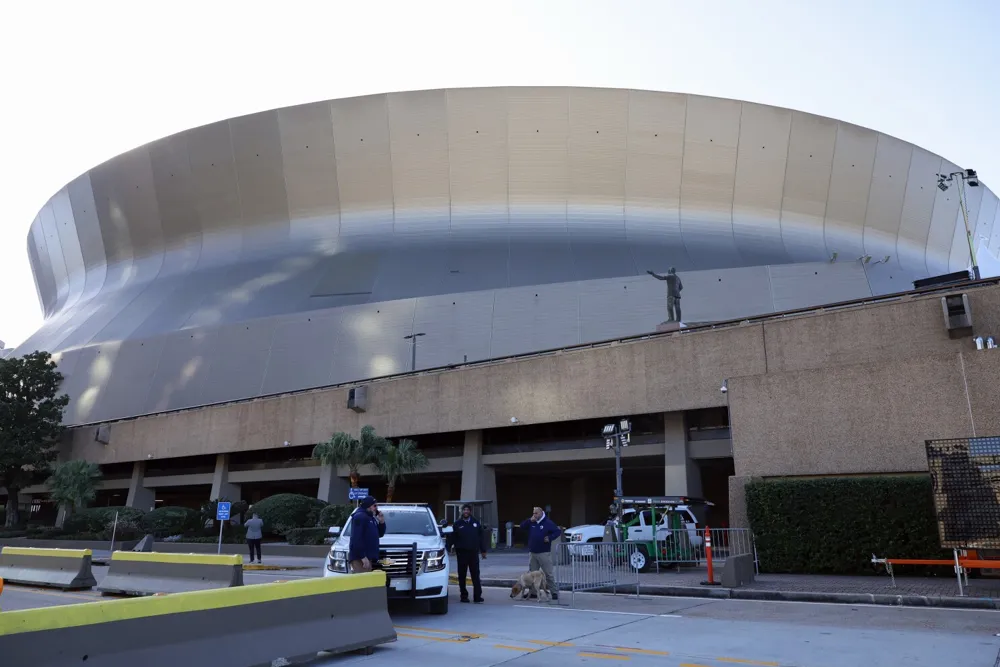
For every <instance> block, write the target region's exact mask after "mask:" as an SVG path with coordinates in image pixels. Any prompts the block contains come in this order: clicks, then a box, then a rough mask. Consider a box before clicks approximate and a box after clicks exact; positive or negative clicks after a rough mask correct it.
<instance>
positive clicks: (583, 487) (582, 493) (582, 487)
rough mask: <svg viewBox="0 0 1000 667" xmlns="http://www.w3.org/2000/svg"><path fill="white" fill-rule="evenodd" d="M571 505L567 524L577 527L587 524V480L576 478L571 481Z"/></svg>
mask: <svg viewBox="0 0 1000 667" xmlns="http://www.w3.org/2000/svg"><path fill="white" fill-rule="evenodd" d="M570 497H571V505H570V511H569V523H570V525H571V526H579V525H581V524H585V523H587V478H586V477H577V478H575V479H574V480H573V488H572V491H571V493H570Z"/></svg>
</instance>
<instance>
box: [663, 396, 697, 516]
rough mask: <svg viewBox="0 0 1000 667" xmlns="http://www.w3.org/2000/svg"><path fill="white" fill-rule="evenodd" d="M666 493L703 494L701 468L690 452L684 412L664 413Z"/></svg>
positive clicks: (664, 479) (694, 495) (664, 477)
mask: <svg viewBox="0 0 1000 667" xmlns="http://www.w3.org/2000/svg"><path fill="white" fill-rule="evenodd" d="M663 427H664V428H663V481H664V495H668V496H692V497H695V498H697V497H700V496H701V470H699V468H698V464H697V463H696V462H695V461H693V460H692V459H691V457H690V456H689V453H688V442H687V428H686V425H685V423H684V413H683V412H665V413H664V414H663Z"/></svg>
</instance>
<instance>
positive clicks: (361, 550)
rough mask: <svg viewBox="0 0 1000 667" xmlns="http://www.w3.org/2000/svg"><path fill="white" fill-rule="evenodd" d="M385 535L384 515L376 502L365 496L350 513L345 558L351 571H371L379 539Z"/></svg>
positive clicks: (376, 558) (374, 562) (376, 555)
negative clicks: (348, 541)
mask: <svg viewBox="0 0 1000 667" xmlns="http://www.w3.org/2000/svg"><path fill="white" fill-rule="evenodd" d="M384 536H385V517H383V516H382V513H381V512H379V511H378V504H376V502H375V499H374V498H372V497H371V496H365V498H364V500H362V501H361V502H360V503H358V508H357V509H356V510H354V513H353V514H351V544H350V547H348V551H347V560H349V561H350V562H351V572H371V571H372V568H373V566H374V565H375V564H376V563H377V562H378V544H379V540H380V539H381V538H382V537H384Z"/></svg>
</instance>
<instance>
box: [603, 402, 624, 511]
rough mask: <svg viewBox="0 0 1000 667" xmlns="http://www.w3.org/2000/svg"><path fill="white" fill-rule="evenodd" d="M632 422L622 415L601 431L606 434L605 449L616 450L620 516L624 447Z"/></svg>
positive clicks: (619, 509) (616, 491) (617, 502)
mask: <svg viewBox="0 0 1000 667" xmlns="http://www.w3.org/2000/svg"><path fill="white" fill-rule="evenodd" d="M630 433H632V424H631V423H630V422H629V420H628V419H626V418H625V417H622V418H621V419H619V420H618V421H617V422H616V423H614V424H608V425H607V426H605V427H604V429H603V430H602V431H601V435H603V436H604V449H614V450H615V505H616V506H617V512H618V518H621V515H622V505H621V497H622V447H628V443H629V441H630V440H631V436H630V435H629V434H630Z"/></svg>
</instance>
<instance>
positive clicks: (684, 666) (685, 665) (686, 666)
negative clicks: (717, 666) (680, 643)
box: [677, 662, 708, 667]
mask: <svg viewBox="0 0 1000 667" xmlns="http://www.w3.org/2000/svg"><path fill="white" fill-rule="evenodd" d="M677 667H708V665H702V664H699V663H696V662H682V663H681V664H679V665H677Z"/></svg>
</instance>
